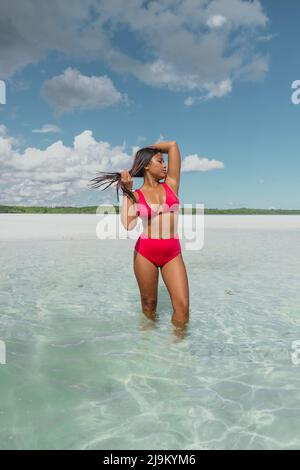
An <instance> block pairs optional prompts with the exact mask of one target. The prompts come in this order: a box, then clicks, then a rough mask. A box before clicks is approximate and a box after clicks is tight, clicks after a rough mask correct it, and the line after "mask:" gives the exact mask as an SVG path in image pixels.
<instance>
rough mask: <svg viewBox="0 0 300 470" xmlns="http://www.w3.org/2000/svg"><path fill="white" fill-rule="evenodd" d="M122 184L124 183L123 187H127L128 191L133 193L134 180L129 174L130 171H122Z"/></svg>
mask: <svg viewBox="0 0 300 470" xmlns="http://www.w3.org/2000/svg"><path fill="white" fill-rule="evenodd" d="M121 183H122V185H123V186H125V187H126V189H128V190H129V191H132V187H133V178H132V176H131V175H130V174H129V171H128V170H123V171H121Z"/></svg>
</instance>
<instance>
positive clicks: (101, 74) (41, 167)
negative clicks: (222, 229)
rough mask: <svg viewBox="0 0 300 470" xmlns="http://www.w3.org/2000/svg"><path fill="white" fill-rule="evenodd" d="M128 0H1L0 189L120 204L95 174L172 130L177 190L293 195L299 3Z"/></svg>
mask: <svg viewBox="0 0 300 470" xmlns="http://www.w3.org/2000/svg"><path fill="white" fill-rule="evenodd" d="M126 5H127V7H126V9H125V10H124V2H121V1H119V0H111V1H110V2H102V1H99V0H87V1H84V2H83V1H82V0H74V1H73V2H72V9H70V4H69V2H59V1H58V0H53V1H52V2H51V3H50V2H46V1H44V0H40V1H39V2H35V1H34V0H28V1H27V2H21V3H20V2H18V1H16V0H2V2H1V19H0V37H1V40H0V79H1V80H3V81H4V82H5V85H6V101H5V104H0V170H1V172H0V190H1V192H0V203H1V204H16V205H67V204H68V205H97V204H104V203H114V204H116V203H117V197H116V191H115V189H114V188H112V189H110V190H106V191H103V192H101V191H99V190H93V191H89V190H86V184H87V182H88V180H89V179H91V178H92V177H94V176H95V174H96V172H97V171H100V170H102V171H105V170H107V171H121V170H122V169H124V168H127V169H129V168H130V167H131V163H132V158H133V155H134V152H135V151H136V150H137V149H138V148H140V147H142V146H145V145H150V144H152V143H154V142H158V141H159V140H176V141H177V143H178V144H179V148H180V150H181V155H182V175H181V184H180V193H179V195H180V200H181V203H182V204H185V203H186V204H194V205H195V204H196V203H200V204H204V207H206V208H235V207H253V208H290V209H296V208H297V209H299V208H300V193H299V189H298V188H299V182H298V181H299V172H300V158H299V143H298V136H299V124H300V105H296V104H293V103H292V100H291V96H292V93H293V92H294V90H292V88H291V85H292V83H293V82H294V81H295V80H300V63H299V62H300V60H299V54H298V51H297V45H298V43H299V25H298V24H297V23H298V19H299V17H300V3H299V2H298V1H297V0H290V1H289V2H283V1H279V0H278V1H275V0H261V1H258V0H256V1H246V0H211V1H207V0H199V1H198V2H195V1H191V0H172V1H169V0H160V1H159V2H155V1H146V2H145V1H141V0H131V1H128V2H127V3H126ZM299 97H300V93H299ZM141 185H142V179H141V178H135V179H134V188H138V187H140V186H141Z"/></svg>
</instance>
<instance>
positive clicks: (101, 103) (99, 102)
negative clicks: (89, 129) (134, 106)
mask: <svg viewBox="0 0 300 470" xmlns="http://www.w3.org/2000/svg"><path fill="white" fill-rule="evenodd" d="M42 94H43V96H44V98H45V99H46V100H47V101H48V103H49V104H50V105H51V106H53V108H54V109H55V110H56V112H57V113H58V114H62V113H65V112H70V111H72V110H73V109H74V108H82V109H89V108H105V107H108V106H112V105H114V104H118V103H120V102H123V103H127V98H128V97H127V95H126V93H125V94H123V95H122V93H120V92H119V91H118V90H116V88H115V87H114V84H113V83H112V81H111V79H110V78H109V77H107V76H106V75H103V76H102V77H96V76H91V77H88V76H86V75H82V74H81V73H80V72H79V71H78V70H77V69H72V68H71V67H68V68H67V69H66V70H65V71H64V73H63V74H61V75H58V76H56V77H53V78H51V79H49V80H47V81H46V82H45V83H44V85H43V88H42Z"/></svg>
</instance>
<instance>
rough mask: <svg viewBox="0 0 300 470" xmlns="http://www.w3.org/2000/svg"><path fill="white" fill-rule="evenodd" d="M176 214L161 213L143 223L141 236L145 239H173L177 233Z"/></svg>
mask: <svg viewBox="0 0 300 470" xmlns="http://www.w3.org/2000/svg"><path fill="white" fill-rule="evenodd" d="M177 225H178V213H174V212H163V213H161V214H157V215H154V216H152V218H151V219H148V221H147V220H145V222H144V223H143V227H144V228H143V232H142V235H143V236H145V237H147V238H174V237H178V233H177Z"/></svg>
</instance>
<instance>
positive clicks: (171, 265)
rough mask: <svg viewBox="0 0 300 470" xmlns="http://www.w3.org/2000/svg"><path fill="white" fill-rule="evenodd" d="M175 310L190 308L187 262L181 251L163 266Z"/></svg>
mask: <svg viewBox="0 0 300 470" xmlns="http://www.w3.org/2000/svg"><path fill="white" fill-rule="evenodd" d="M161 275H162V278H163V281H164V283H165V285H166V287H167V289H168V292H169V294H170V297H171V301H172V306H173V309H174V310H185V311H188V310H189V283H188V277H187V272H186V268H185V264H184V261H183V258H182V254H181V253H180V254H179V255H178V256H176V257H175V258H173V259H172V260H171V261H169V262H168V263H166V264H165V265H164V266H163V267H162V268H161Z"/></svg>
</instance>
